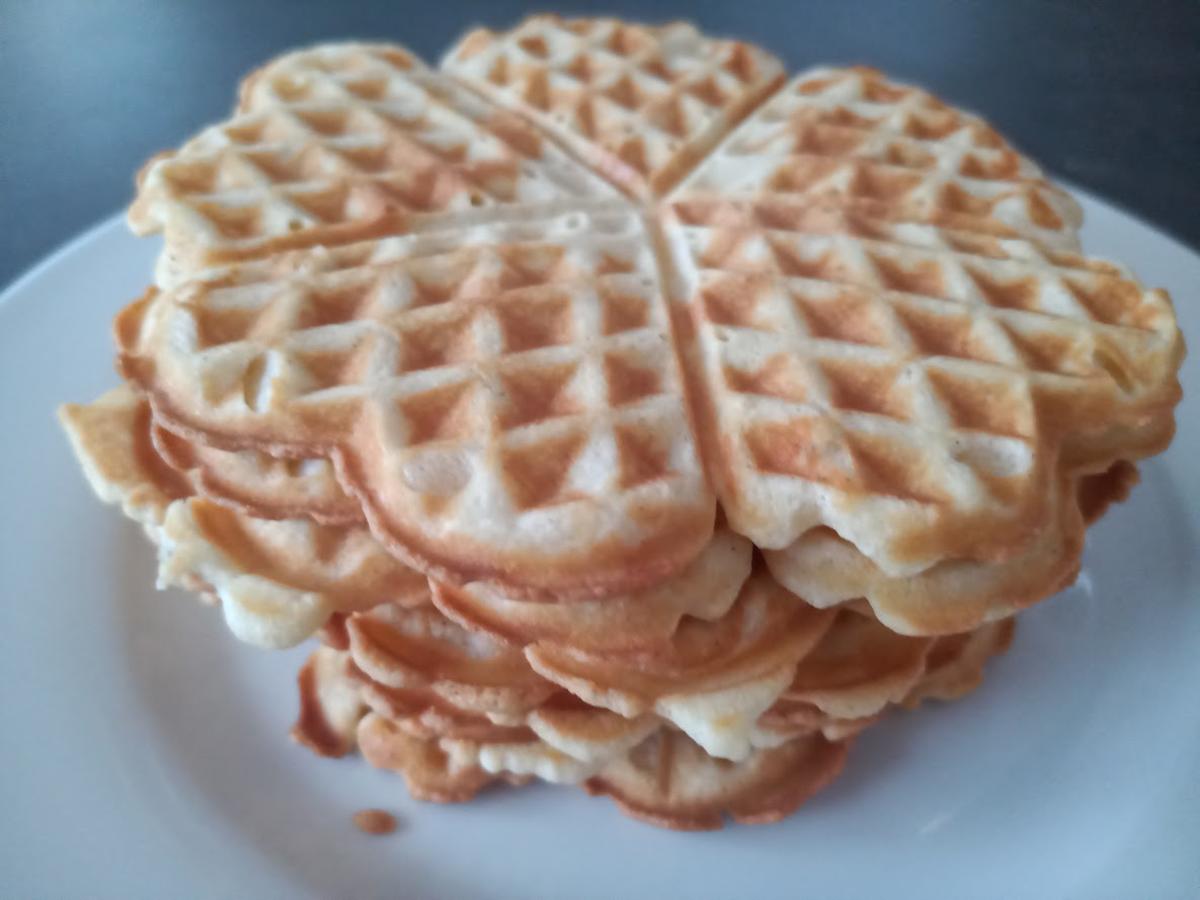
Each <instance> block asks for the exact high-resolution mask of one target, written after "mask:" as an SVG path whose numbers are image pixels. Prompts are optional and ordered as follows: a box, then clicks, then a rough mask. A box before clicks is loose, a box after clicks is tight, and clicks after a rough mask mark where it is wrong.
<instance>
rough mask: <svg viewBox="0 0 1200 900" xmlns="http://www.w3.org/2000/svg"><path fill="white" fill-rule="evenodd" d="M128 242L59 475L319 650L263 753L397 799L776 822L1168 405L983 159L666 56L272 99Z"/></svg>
mask: <svg viewBox="0 0 1200 900" xmlns="http://www.w3.org/2000/svg"><path fill="white" fill-rule="evenodd" d="M129 222H130V225H131V227H132V228H133V230H134V231H135V232H137V233H138V234H150V233H160V234H161V235H162V236H163V241H164V245H163V249H162V253H161V256H160V259H159V262H158V264H157V267H156V271H155V276H154V285H153V286H152V287H151V288H150V289H148V290H147V292H146V293H145V294H144V295H143V296H142V297H141V298H140V299H138V300H136V301H135V302H133V303H132V304H131V305H129V306H128V307H127V308H125V309H124V310H123V311H121V312H120V313H119V315H118V316H117V318H116V321H115V325H114V329H115V335H116V341H117V346H118V370H119V372H120V374H121V375H122V376H123V379H124V384H123V385H122V386H121V387H119V388H117V389H116V390H114V391H112V392H110V393H108V394H106V395H104V396H103V397H101V398H100V399H98V400H96V401H95V402H93V403H91V404H89V405H85V406H77V405H68V406H65V407H63V409H62V411H61V419H62V421H63V424H64V426H65V428H66V430H67V433H68V435H69V436H70V438H71V441H72V444H73V446H74V449H75V451H76V454H77V455H78V457H79V460H80V462H81V464H82V466H83V469H84V472H85V473H86V475H87V477H88V479H89V481H90V482H91V484H92V486H93V487H94V488H95V489H96V491H97V493H98V494H99V495H100V496H101V498H102V499H104V500H105V501H108V502H111V503H114V504H118V505H119V506H120V507H121V509H122V510H123V512H124V513H125V514H126V515H127V516H129V517H131V518H133V519H135V520H136V521H137V522H139V523H140V524H141V525H142V526H143V527H144V529H145V531H146V532H147V534H148V535H149V536H150V538H151V539H152V540H153V542H154V543H155V544H156V545H157V548H158V560H159V569H158V572H159V583H160V584H161V585H172V586H182V587H184V588H186V589H189V590H193V591H196V592H198V593H200V594H201V595H203V596H204V597H206V598H209V599H210V600H211V601H212V602H213V603H214V604H215V605H217V606H219V607H220V609H221V611H222V612H223V614H224V618H225V621H226V622H227V624H228V626H229V628H230V630H232V631H233V633H234V634H235V635H236V636H237V637H238V638H240V639H242V640H244V641H246V642H248V643H251V644H255V645H258V646H261V647H268V648H277V647H287V646H292V645H295V644H297V643H299V642H302V641H304V640H306V639H309V638H311V637H314V636H315V637H316V638H318V639H319V643H318V644H317V649H315V651H314V652H313V653H312V655H311V656H310V657H309V659H308V661H307V663H306V664H305V665H304V667H303V670H302V671H301V672H300V674H299V679H298V683H299V688H300V717H299V720H298V722H297V725H296V728H295V730H294V736H295V737H296V738H297V739H298V740H299V741H300V742H301V743H303V744H305V745H307V746H308V747H310V748H312V749H313V750H315V751H316V752H317V753H319V754H323V755H342V754H346V753H349V752H351V751H353V750H355V749H357V750H358V751H359V752H361V753H362V755H363V756H364V757H365V758H366V759H367V760H368V761H369V762H370V763H372V764H374V765H376V766H381V767H387V768H390V769H395V770H397V771H398V772H400V773H401V774H402V775H403V778H404V780H405V781H406V783H407V785H408V788H409V790H410V792H411V793H412V794H413V795H414V796H416V797H419V798H422V799H428V800H437V801H461V800H466V799H468V798H470V797H472V796H473V795H474V794H475V793H476V792H477V791H479V790H480V789H481V788H483V787H484V786H485V785H488V784H489V783H493V782H496V781H504V782H510V783H514V784H520V783H524V782H527V781H529V780H531V779H533V778H539V779H544V780H546V781H550V782H555V783H568V784H578V785H582V786H583V787H584V788H585V789H586V790H587V791H588V792H589V793H593V794H604V795H608V796H610V797H611V798H613V799H614V800H615V801H616V803H617V804H619V805H620V807H621V808H622V809H624V810H625V811H627V812H629V813H631V814H632V815H634V816H637V817H639V818H642V819H645V820H647V821H650V822H653V823H656V824H660V825H666V826H670V827H676V828H709V827H717V826H719V825H720V824H721V823H722V821H723V820H724V819H725V818H727V817H728V818H732V819H734V820H736V821H741V822H762V821H771V820H775V819H778V818H780V817H782V816H784V815H786V814H788V813H790V812H791V811H792V810H794V809H795V808H796V807H797V806H798V805H799V804H800V803H801V802H802V801H803V800H804V799H805V798H806V797H808V796H809V795H811V794H812V793H813V792H814V791H816V790H818V789H819V788H821V787H822V786H823V785H825V784H827V783H828V782H829V781H830V780H831V779H833V778H834V777H835V776H836V775H837V773H838V772H839V770H840V769H841V768H842V766H843V762H844V759H845V757H846V754H847V751H848V749H849V747H850V745H851V743H852V741H853V740H854V737H855V736H856V735H857V734H858V733H860V732H861V731H862V730H863V729H865V728H868V727H870V726H871V725H872V724H873V723H875V722H877V721H878V720H879V719H880V718H881V717H883V716H884V715H885V714H886V713H887V712H888V710H889V709H891V708H892V707H895V706H897V705H900V706H908V707H912V706H915V705H917V704H918V703H920V702H921V701H922V700H923V699H926V698H938V699H952V698H955V697H957V696H959V695H961V694H963V693H965V692H967V691H968V690H970V689H971V688H973V687H974V686H975V685H976V684H978V682H979V681H980V678H981V677H982V672H983V669H984V665H985V663H986V662H987V660H988V659H989V657H991V656H993V655H995V654H997V653H999V652H1001V651H1003V650H1004V648H1005V647H1006V646H1007V644H1008V642H1009V640H1010V638H1011V636H1012V630H1013V620H1012V617H1013V615H1014V614H1015V613H1016V612H1018V611H1019V610H1021V609H1022V608H1025V607H1027V606H1029V605H1031V604H1033V603H1035V602H1037V601H1039V600H1042V599H1043V598H1045V597H1048V596H1050V595H1051V594H1054V593H1055V592H1057V591H1059V590H1060V589H1062V588H1063V587H1064V586H1066V585H1068V584H1069V583H1070V582H1071V581H1072V580H1073V579H1074V577H1075V575H1076V573H1077V572H1078V570H1079V564H1080V554H1081V551H1082V547H1083V542H1084V531H1085V528H1086V526H1087V525H1088V524H1089V523H1090V522H1092V521H1094V520H1095V519H1096V518H1097V517H1098V516H1099V515H1100V514H1101V513H1102V512H1103V511H1104V510H1105V508H1106V507H1107V506H1108V505H1109V504H1110V503H1111V502H1112V501H1114V500H1118V499H1121V498H1123V497H1124V496H1125V494H1126V493H1127V492H1128V490H1129V489H1130V487H1131V486H1132V485H1133V483H1134V482H1135V481H1136V480H1137V470H1136V469H1135V468H1134V464H1135V463H1136V462H1137V461H1138V460H1140V459H1142V458H1144V457H1146V456H1148V455H1150V454H1153V453H1157V452H1159V451H1161V450H1162V449H1163V448H1164V447H1165V446H1166V445H1167V443H1168V441H1169V440H1170V437H1171V434H1172V429H1173V409H1174V406H1175V404H1176V403H1177V401H1178V399H1179V393H1180V391H1179V386H1178V382H1177V378H1176V374H1177V370H1178V367H1179V364H1180V360H1181V356H1182V352H1183V350H1182V342H1181V339H1180V336H1179V333H1178V330H1177V328H1176V324H1175V319H1174V314H1173V311H1172V308H1171V305H1170V301H1169V299H1168V298H1167V296H1166V295H1165V294H1164V293H1163V292H1162V291H1158V290H1149V289H1147V288H1145V287H1143V286H1142V285H1140V284H1139V283H1138V282H1137V281H1136V280H1135V279H1134V278H1133V276H1132V275H1131V274H1130V273H1129V272H1128V271H1127V270H1125V269H1124V268H1122V267H1121V266H1119V265H1117V264H1114V263H1110V262H1101V261H1098V260H1095V259H1089V258H1087V257H1084V256H1082V255H1080V253H1079V250H1078V240H1077V230H1078V227H1079V225H1080V213H1079V210H1078V208H1077V206H1076V205H1075V204H1074V203H1073V202H1072V200H1071V199H1070V198H1069V197H1068V196H1067V195H1066V194H1064V193H1063V192H1062V191H1061V190H1060V189H1058V188H1057V187H1055V186H1054V185H1052V184H1051V183H1049V182H1048V181H1047V180H1046V178H1045V177H1044V176H1043V174H1042V173H1041V172H1040V171H1039V169H1038V168H1037V167H1036V166H1035V165H1034V164H1033V163H1032V162H1030V161H1029V160H1028V159H1026V158H1024V157H1023V156H1021V155H1020V154H1019V153H1018V152H1017V151H1015V150H1014V149H1013V148H1012V147H1011V146H1009V145H1008V144H1007V143H1006V142H1005V141H1004V139H1003V138H1001V137H1000V136H999V135H998V134H997V133H996V132H995V131H994V130H993V129H992V128H990V127H989V126H988V125H987V124H985V123H984V122H983V121H981V120H980V119H978V118H977V117H975V116H972V115H970V114H967V113H964V112H961V111H958V110H956V109H953V108H951V107H950V106H948V105H946V104H945V103H943V102H941V101H939V100H937V99H936V98H934V97H932V96H930V95H929V94H928V93H925V92H924V91H921V90H919V89H916V88H913V87H909V86H904V85H900V84H896V83H894V82H892V81H889V80H887V79H886V78H884V77H883V76H882V75H880V74H879V73H877V72H874V71H871V70H867V69H817V70H814V71H810V72H808V73H805V74H802V75H799V76H797V77H792V78H789V77H788V76H787V75H786V74H785V72H784V70H783V68H782V66H781V65H780V63H779V62H778V61H777V60H776V59H774V58H773V57H772V56H771V55H770V54H768V53H766V52H765V51H763V50H761V49H759V48H757V47H754V46H750V45H747V44H744V43H739V42H735V41H728V40H718V39H714V38H710V37H706V36H704V35H702V34H700V33H698V32H697V31H696V30H695V29H694V28H693V27H691V26H689V25H685V24H678V23H676V24H670V25H665V26H654V27H646V26H641V25H632V24H628V23H623V22H619V21H614V20H610V19H591V20H564V19H560V18H557V17H549V16H539V17H535V18H532V19H529V20H527V21H526V22H524V23H522V24H521V25H519V26H518V27H517V28H515V29H513V30H511V31H507V32H492V31H489V30H477V31H474V32H472V33H470V34H468V35H466V36H465V37H464V38H463V39H462V40H461V42H460V43H459V44H458V45H457V46H456V47H455V48H453V49H452V50H451V51H450V53H449V54H448V55H447V56H446V58H445V60H444V61H443V63H442V65H441V67H440V68H439V69H433V68H429V67H427V66H426V65H424V64H423V63H422V62H421V61H419V60H417V59H416V58H415V57H413V56H412V55H410V54H409V53H408V52H407V51H405V50H404V49H402V48H400V47H397V46H389V45H369V44H340V45H327V46H321V47H316V48H312V49H308V50H303V51H300V52H297V53H292V54H289V55H286V56H283V57H280V58H278V59H276V60H275V61H272V62H270V63H268V64H267V65H265V66H264V67H262V68H261V69H259V70H257V71H256V72H254V73H253V74H252V75H250V76H249V78H247V79H246V81H245V82H244V83H243V85H242V87H241V91H240V94H239V100H238V104H237V107H236V109H235V111H234V113H233V115H232V117H231V118H229V119H228V120H226V121H224V122H221V123H219V124H216V125H213V126H211V127H209V128H207V129H205V130H203V131H201V132H200V133H199V134H198V135H197V136H196V137H194V138H193V139H191V140H190V141H188V142H187V143H185V144H184V145H183V146H182V147H180V148H179V149H178V150H176V151H173V152H170V153H166V154H163V155H161V156H159V157H157V158H155V159H153V160H151V162H150V163H149V164H148V165H147V166H146V167H145V169H144V170H143V171H142V172H141V174H140V175H139V178H138V189H137V197H136V200H135V202H134V203H133V205H132V207H131V209H130V213H129Z"/></svg>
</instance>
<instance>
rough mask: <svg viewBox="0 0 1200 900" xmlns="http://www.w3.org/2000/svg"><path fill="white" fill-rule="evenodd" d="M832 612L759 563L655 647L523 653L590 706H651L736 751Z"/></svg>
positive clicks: (704, 741)
mask: <svg viewBox="0 0 1200 900" xmlns="http://www.w3.org/2000/svg"><path fill="white" fill-rule="evenodd" d="M832 618H833V617H832V614H830V613H826V612H823V611H819V610H816V609H814V608H813V607H810V606H808V605H807V604H805V603H804V602H803V601H801V600H800V599H799V598H797V597H795V596H794V595H792V594H790V593H788V592H787V591H786V590H784V589H783V588H781V587H780V586H779V585H778V584H776V583H775V582H774V581H773V580H772V579H771V578H770V576H769V575H766V574H765V573H761V572H760V573H758V574H756V575H752V576H751V578H750V580H749V581H747V582H746V585H745V586H744V587H743V588H742V592H741V594H740V595H739V597H738V600H737V602H736V603H735V604H734V605H733V607H732V608H731V609H730V611H729V612H728V613H726V614H725V615H724V616H722V617H721V618H720V619H718V620H716V621H715V622H705V621H703V620H699V619H687V620H684V621H683V622H681V623H680V625H679V628H678V629H677V630H676V632H675V634H673V635H672V637H671V641H670V643H669V644H668V645H666V646H664V647H659V648H654V649H653V650H648V651H646V652H644V653H630V654H621V655H616V654H612V653H596V652H588V651H584V650H581V649H580V648H578V647H573V646H561V645H549V644H534V645H531V646H530V647H527V648H526V650H525V656H526V658H527V659H528V660H529V664H530V665H531V666H532V667H533V668H534V670H535V671H537V672H538V673H539V674H541V675H542V676H544V677H545V678H547V679H548V680H550V681H552V682H554V683H555V684H558V685H561V686H562V687H564V688H566V689H567V690H569V691H570V692H571V693H573V694H575V695H576V696H577V697H579V698H580V699H582V700H583V701H584V702H586V703H588V704H590V705H592V706H600V707H603V708H606V709H611V710H613V711H614V712H617V713H620V714H621V715H624V716H637V715H642V714H646V713H650V712H654V713H657V714H658V715H660V716H662V717H663V718H664V719H666V720H667V721H669V722H671V723H672V724H673V725H675V726H676V727H677V728H679V729H681V730H682V731H684V732H685V733H686V734H687V735H688V736H689V737H690V738H691V739H692V740H694V741H696V743H698V744H699V745H700V746H702V747H703V748H704V750H705V751H706V752H707V753H710V754H712V755H713V756H719V757H722V758H726V759H733V760H737V759H744V758H745V757H746V756H747V755H748V754H749V753H750V750H751V745H752V737H753V730H754V725H755V722H756V721H757V720H758V717H759V716H760V715H761V714H762V713H763V712H765V711H766V710H767V709H768V708H769V707H770V706H771V704H772V703H774V702H775V700H776V698H778V697H779V695H780V693H781V692H782V691H783V690H784V688H786V687H787V685H788V684H789V682H790V681H791V679H792V675H793V672H794V671H795V669H796V665H797V663H798V662H799V661H800V660H801V659H802V658H803V657H804V656H805V654H807V653H808V652H809V651H810V650H812V648H813V647H814V646H816V644H817V643H818V641H820V639H821V636H822V635H823V634H824V632H825V631H826V629H827V628H828V627H829V625H830V623H831V621H832Z"/></svg>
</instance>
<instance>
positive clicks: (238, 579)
mask: <svg viewBox="0 0 1200 900" xmlns="http://www.w3.org/2000/svg"><path fill="white" fill-rule="evenodd" d="M59 415H60V419H61V421H62V423H63V426H64V427H65V429H66V431H67V434H68V435H69V436H70V438H71V441H72V445H73V448H74V450H75V453H76V456H77V458H78V459H79V460H80V463H81V464H82V466H83V469H84V471H85V472H86V473H87V474H88V478H89V481H90V482H91V484H92V487H93V488H94V489H95V491H96V493H97V494H98V495H99V496H100V497H101V499H103V500H105V501H106V502H109V503H117V504H120V505H121V507H122V509H123V510H124V511H125V513H126V515H128V516H129V517H130V518H132V519H134V520H135V521H137V522H139V523H140V524H141V525H142V526H143V528H144V529H145V530H146V532H147V533H148V534H149V536H150V537H151V539H152V540H153V541H154V542H155V544H156V545H157V546H158V549H159V570H158V571H159V582H160V584H162V585H164V586H168V585H169V586H177V587H183V588H186V589H188V590H196V591H202V592H204V593H206V594H209V595H211V596H214V597H216V598H218V599H219V600H220V602H221V607H222V610H223V612H224V615H225V620H226V622H227V623H228V625H229V627H230V629H231V630H232V631H233V632H234V634H235V635H237V636H238V637H239V638H240V639H242V640H245V641H248V642H250V643H253V644H257V645H259V646H266V647H281V646H291V645H292V644H296V643H299V642H300V641H302V640H304V639H305V638H306V637H309V636H310V635H311V634H313V633H314V632H315V631H316V630H317V629H318V628H320V627H321V626H322V625H323V624H324V623H325V621H326V620H327V619H328V618H329V616H330V615H331V614H332V613H334V612H337V611H341V612H349V611H353V610H357V609H367V608H370V607H373V606H376V605H377V604H380V603H384V602H392V603H401V604H406V603H412V602H419V601H425V600H427V598H428V592H427V590H428V589H427V586H426V579H425V578H424V576H422V575H419V574H417V573H416V572H414V571H413V570H412V569H410V568H408V567H407V566H405V565H403V564H402V563H400V562H398V561H397V560H396V559H395V558H394V557H392V556H391V555H390V554H388V553H386V552H385V551H384V550H383V548H382V547H380V546H379V544H378V543H377V542H376V541H375V540H374V539H373V538H372V537H371V535H370V532H368V531H367V530H366V529H365V528H363V527H348V528H336V527H333V526H326V525H319V524H316V523H314V522H312V521H310V520H307V519H301V520H296V519H291V520H279V521H268V520H264V519H258V518H254V517H252V516H248V515H246V514H245V513H242V512H239V511H237V510H233V509H229V508H227V507H223V506H219V505H217V504H214V503H210V502H208V501H205V500H203V499H200V498H198V497H195V496H192V493H193V491H192V486H191V485H190V484H189V483H188V482H187V481H186V480H184V479H183V478H182V477H181V476H180V475H179V474H178V473H177V472H175V471H174V470H173V469H171V468H170V467H169V466H167V465H166V463H164V462H163V460H162V459H161V458H160V457H159V456H158V455H157V453H156V452H155V449H154V445H153V443H152V442H151V440H150V430H151V421H150V414H149V408H148V406H147V404H146V402H145V400H143V399H141V398H139V397H138V396H137V395H136V394H134V393H133V391H131V390H130V389H129V388H127V387H123V388H118V389H116V390H113V391H110V392H109V393H107V394H105V395H104V396H103V397H101V398H100V399H99V400H97V401H95V402H94V403H92V404H89V405H84V406H79V405H70V404H69V405H66V406H64V407H63V408H62V410H61V411H60V414H59Z"/></svg>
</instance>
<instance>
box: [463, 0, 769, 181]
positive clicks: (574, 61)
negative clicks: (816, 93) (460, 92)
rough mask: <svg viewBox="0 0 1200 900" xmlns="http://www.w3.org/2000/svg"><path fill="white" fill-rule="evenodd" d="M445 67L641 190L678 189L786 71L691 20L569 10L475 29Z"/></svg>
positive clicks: (765, 56)
mask: <svg viewBox="0 0 1200 900" xmlns="http://www.w3.org/2000/svg"><path fill="white" fill-rule="evenodd" d="M442 69H443V71H446V72H449V73H451V74H452V75H454V76H456V77H457V78H459V79H460V80H462V81H463V82H464V83H465V84H468V85H469V86H470V87H472V88H474V89H476V90H478V91H479V92H480V93H482V94H484V95H485V96H487V97H489V98H491V99H493V100H495V101H496V102H497V103H499V104H500V105H502V106H504V107H506V108H508V109H511V110H514V111H516V112H518V113H520V114H522V115H523V116H526V117H527V118H528V119H529V120H530V121H531V122H533V123H534V124H535V125H537V126H538V127H539V128H541V129H543V130H544V131H545V133H546V134H549V135H551V136H553V137H554V138H556V139H558V140H559V141H561V142H562V143H563V145H564V146H566V147H567V148H568V149H570V150H571V151H573V152H574V153H575V154H576V155H577V156H578V157H579V158H580V159H582V160H584V161H585V162H587V163H588V164H589V165H590V166H592V168H594V169H595V170H596V171H597V172H601V173H603V174H604V175H606V176H607V177H608V178H609V179H611V180H612V181H613V182H614V183H616V184H618V185H620V186H621V187H622V188H624V189H625V190H626V191H628V192H629V193H630V194H631V195H632V196H634V197H638V198H641V199H648V198H651V197H654V196H656V195H660V194H662V193H663V192H664V191H666V190H668V189H669V188H670V187H671V186H672V185H673V184H674V183H675V182H676V181H677V180H678V179H679V177H680V176H681V175H683V174H684V173H686V172H687V171H688V170H689V169H691V167H692V166H693V165H695V163H696V162H697V160H699V159H701V158H703V157H704V155H705V154H707V153H708V152H709V150H710V149H711V148H712V147H713V145H715V144H716V143H717V141H719V140H720V139H721V137H722V136H724V134H725V133H726V132H728V130H729V129H730V128H731V127H732V126H733V125H735V124H736V123H737V122H738V120H739V119H741V118H742V117H743V116H744V115H745V114H746V113H747V112H748V111H749V110H750V109H752V108H753V107H754V106H755V105H757V104H758V103H759V102H760V101H761V100H762V98H763V97H765V96H766V95H767V94H768V93H769V92H770V91H772V90H774V89H775V87H777V86H778V85H779V83H780V82H781V81H782V80H783V77H784V73H783V67H782V66H781V65H780V63H779V61H778V60H777V59H775V58H774V57H773V56H771V55H770V54H768V53H766V52H765V51H763V50H761V49H759V48H758V47H755V46H753V45H751V44H744V43H741V42H738V41H720V40H713V39H711V38H708V37H705V36H704V35H701V34H700V33H699V32H698V31H696V29H695V28H694V27H693V26H691V25H689V24H687V23H684V22H672V23H670V24H667V25H661V26H647V25H633V24H630V23H627V22H622V21H619V20H617V19H563V18H560V17H559V16H533V17H531V18H529V19H526V20H525V21H524V22H522V23H521V24H520V25H518V26H517V27H516V28H514V29H512V30H510V31H504V32H495V31H491V30H489V29H486V28H480V29H477V30H475V31H471V32H469V33H468V34H466V35H464V36H463V38H462V39H461V40H460V41H459V43H458V44H457V45H456V46H455V47H454V48H453V49H452V50H451V51H450V52H449V53H448V54H447V55H446V57H445V59H444V60H443V62H442Z"/></svg>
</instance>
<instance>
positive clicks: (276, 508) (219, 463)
mask: <svg viewBox="0 0 1200 900" xmlns="http://www.w3.org/2000/svg"><path fill="white" fill-rule="evenodd" d="M147 414H149V407H148V406H147ZM150 438H151V440H152V441H153V442H154V449H155V451H157V453H158V455H159V456H161V457H162V459H163V461H164V462H166V463H167V464H168V465H169V466H170V467H171V468H173V469H175V470H176V471H178V472H180V473H181V474H183V475H184V476H186V478H187V480H188V481H189V482H190V483H191V485H192V487H193V488H194V489H195V492H196V493H197V494H199V495H201V496H203V497H206V498H209V499H211V500H215V501H216V502H218V503H222V504H224V505H226V506H231V507H233V508H234V509H238V510H241V511H243V512H246V513H248V514H250V515H253V516H257V517H259V518H263V519H296V518H302V517H308V518H311V519H314V520H316V521H317V522H321V523H323V524H326V525H351V524H365V523H364V522H363V515H362V507H361V506H359V503H358V501H357V500H355V499H354V498H353V497H351V496H350V495H349V494H347V493H346V491H345V490H343V488H342V486H341V484H340V483H339V482H338V480H337V474H336V473H335V472H334V470H333V464H332V463H330V461H329V460H327V459H276V458H275V457H273V456H269V455H268V454H266V453H260V452H258V451H256V450H222V449H221V448H219V447H210V446H208V445H206V444H201V443H196V442H193V441H189V440H187V439H186V438H184V437H182V436H180V435H177V434H175V433H174V432H173V431H169V430H167V429H166V428H164V427H162V425H161V424H160V423H155V424H154V426H153V427H152V428H151V431H150Z"/></svg>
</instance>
